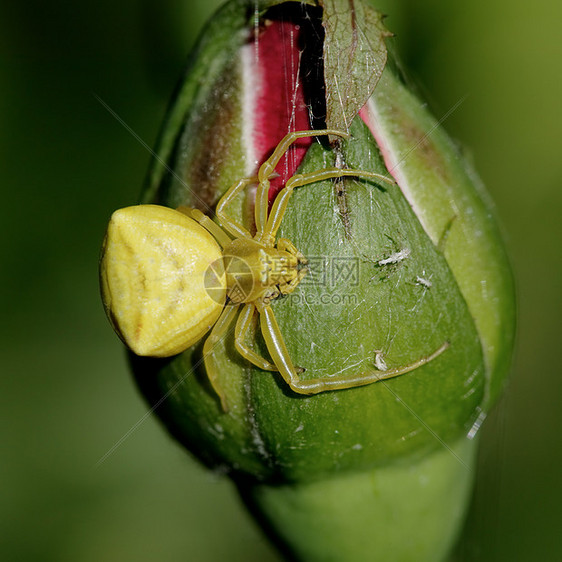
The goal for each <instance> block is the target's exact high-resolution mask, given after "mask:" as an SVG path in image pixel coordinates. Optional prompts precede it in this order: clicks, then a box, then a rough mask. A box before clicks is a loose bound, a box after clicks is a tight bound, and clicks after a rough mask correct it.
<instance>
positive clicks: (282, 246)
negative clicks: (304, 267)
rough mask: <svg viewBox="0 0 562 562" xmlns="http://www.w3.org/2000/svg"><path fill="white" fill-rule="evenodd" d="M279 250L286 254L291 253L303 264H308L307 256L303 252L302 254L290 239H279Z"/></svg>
mask: <svg viewBox="0 0 562 562" xmlns="http://www.w3.org/2000/svg"><path fill="white" fill-rule="evenodd" d="M277 249H278V250H282V251H285V252H289V254H292V255H293V256H295V257H296V258H297V259H298V260H299V262H300V263H302V264H306V263H307V259H306V257H305V255H304V254H303V253H302V252H300V251H299V250H298V249H297V247H296V246H295V245H294V244H293V243H292V242H291V241H290V240H289V239H288V238H279V239H278V240H277Z"/></svg>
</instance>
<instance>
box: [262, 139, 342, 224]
mask: <svg viewBox="0 0 562 562" xmlns="http://www.w3.org/2000/svg"><path fill="white" fill-rule="evenodd" d="M323 135H336V136H338V137H344V138H349V135H348V134H347V133H343V132H342V131H336V130H335V129H319V130H317V131H294V132H292V133H289V134H288V135H285V136H284V137H283V138H282V139H281V142H280V143H279V144H278V145H277V147H276V148H275V150H274V151H273V153H272V154H271V156H270V157H269V158H268V159H267V160H266V161H265V162H264V163H263V164H262V165H261V166H260V168H259V170H258V188H257V191H256V203H255V213H256V230H257V231H258V232H261V231H262V230H263V229H264V228H265V223H266V221H267V210H268V208H269V178H270V177H271V176H272V174H273V173H274V172H275V168H276V166H277V164H279V160H281V158H282V157H283V154H285V152H287V150H289V147H290V146H291V144H293V143H294V142H295V141H296V140H298V139H302V138H305V137H319V136H323Z"/></svg>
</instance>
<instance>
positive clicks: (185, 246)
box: [100, 129, 446, 411]
mask: <svg viewBox="0 0 562 562" xmlns="http://www.w3.org/2000/svg"><path fill="white" fill-rule="evenodd" d="M319 135H336V136H340V137H348V135H347V134H346V133H342V132H339V131H336V130H332V129H325V130H318V131H298V132H293V133H289V134H288V135H287V136H285V137H284V138H283V140H282V141H281V142H280V143H279V145H278V146H277V148H276V149H275V150H274V152H273V154H272V155H271V156H270V157H269V158H268V159H267V160H266V161H265V162H264V163H263V164H262V165H261V166H260V168H259V171H258V175H257V177H252V178H244V179H241V180H240V181H238V182H237V183H236V184H234V185H233V186H232V187H231V188H230V189H229V190H228V191H227V192H226V193H225V195H224V196H223V197H222V198H221V200H220V201H219V203H218V204H217V207H216V216H217V218H218V221H219V223H220V226H219V225H218V224H216V223H215V222H213V221H212V220H211V219H210V218H209V217H208V216H206V215H205V214H203V213H202V212H201V211H199V210H197V209H190V208H187V207H180V208H178V209H177V210H173V209H170V208H167V207H161V206H158V205H137V206H133V207H127V208H124V209H119V210H118V211H116V212H115V213H114V214H113V215H112V217H111V220H110V222H109V226H108V229H107V234H106V237H105V241H104V246H103V250H102V257H101V263H100V277H101V292H102V299H103V303H104V306H105V309H106V312H107V315H108V317H109V319H110V321H111V323H112V324H113V327H114V329H115V331H116V332H117V334H118V335H119V336H120V337H121V339H122V340H123V341H124V342H125V344H126V345H127V346H128V347H129V348H130V349H131V350H132V351H133V352H134V353H135V354H137V355H142V356H150V357H169V356H171V355H175V354H177V353H180V352H182V351H184V350H185V349H187V348H188V347H190V346H192V345H194V344H195V343H197V342H198V341H199V340H200V339H202V338H203V336H204V335H205V334H206V333H207V332H208V331H209V330H211V328H212V330H211V333H210V334H209V336H208V337H207V340H206V341H205V344H204V346H203V357H204V362H205V367H206V370H207V375H208V377H209V380H210V382H211V384H212V386H213V388H214V389H215V391H216V392H217V394H218V396H219V397H220V400H221V404H222V407H223V409H224V410H225V411H226V410H227V409H228V403H227V399H226V396H225V394H224V392H223V391H222V389H221V388H220V385H219V383H218V367H217V365H216V362H215V353H214V347H215V345H216V344H217V343H218V342H220V341H221V340H222V339H223V338H224V337H225V335H226V334H227V331H228V329H229V327H230V326H231V324H232V322H233V321H234V319H235V317H236V315H237V314H238V312H240V314H239V315H238V319H237V321H236V324H235V331H234V343H235V347H236V349H237V351H238V352H239V353H240V354H241V355H242V356H243V357H244V358H245V359H247V360H248V361H249V362H250V363H253V364H254V365H256V366H257V367H258V368H260V369H263V370H268V371H279V373H280V374H281V376H282V377H283V379H284V380H285V381H286V382H287V384H288V385H289V386H290V387H291V389H292V390H293V391H295V392H297V393H300V394H317V393H319V392H323V391H327V390H338V389H344V388H352V387H356V386H361V385H365V384H370V383H372V382H377V381H379V380H381V379H387V378H390V377H394V376H398V375H400V374H403V373H407V372H408V371H411V370H413V369H415V368H417V367H419V366H420V365H422V364H424V363H426V362H427V361H430V360H431V359H433V358H434V357H436V356H437V355H439V354H440V353H441V352H442V351H443V350H444V349H445V347H446V344H444V345H443V346H442V347H441V348H439V349H438V350H437V351H436V352H434V353H433V354H432V355H430V356H428V357H424V358H422V359H420V360H418V361H416V362H415V363H412V364H410V365H407V366H404V367H400V368H397V369H390V370H384V371H380V370H379V371H377V370H373V371H369V372H367V373H364V374H361V375H357V376H356V377H354V378H349V377H348V376H347V377H344V376H339V377H329V378H316V379H308V380H301V378H300V377H299V373H300V372H302V369H298V368H296V367H295V366H294V364H293V361H292V360H291V356H290V354H289V351H288V350H287V347H286V345H285V341H284V339H283V335H282V334H281V330H280V329H279V326H278V324H277V321H276V319H275V315H274V313H273V310H272V308H271V306H270V303H271V301H272V300H274V299H276V298H277V297H279V296H281V295H286V294H288V293H291V292H292V291H294V289H295V288H296V287H297V285H298V284H299V282H300V281H301V280H302V278H303V277H304V275H305V274H306V268H305V265H306V258H305V257H304V255H303V254H302V253H301V252H299V251H298V250H297V248H295V246H294V244H293V243H292V242H291V241H289V240H287V239H284V238H279V239H277V231H278V229H279V226H280V225H281V222H282V220H283V216H284V214H285V211H286V209H287V205H288V203H289V199H290V197H291V194H292V193H293V190H294V189H295V188H296V187H299V186H303V185H307V184H311V183H314V182H317V181H322V180H326V179H329V178H339V177H343V176H354V177H362V178H372V179H377V180H379V181H384V182H389V183H394V182H393V181H392V180H391V179H389V178H387V177H385V176H383V175H380V174H375V173H371V172H365V171H358V170H349V169H338V168H327V169H324V170H319V171H317V172H312V173H306V174H296V175H294V176H293V177H292V178H290V179H289V180H288V181H287V183H286V184H285V187H284V188H283V189H282V190H281V191H280V193H279V194H278V195H277V197H276V199H275V201H274V203H273V205H272V207H271V210H270V211H268V193H269V186H270V183H269V180H270V179H271V178H272V177H273V176H274V174H275V167H276V166H277V164H278V163H279V160H280V159H281V157H282V156H283V154H284V153H285V152H286V151H287V150H288V149H289V146H290V145H291V144H292V143H293V142H295V141H296V140H297V139H299V138H302V137H308V136H319ZM256 182H257V191H256V201H255V224H256V234H255V235H254V236H252V235H251V234H250V232H249V231H248V230H247V229H246V228H245V227H244V226H243V225H241V224H240V223H238V222H236V221H235V220H233V219H232V218H230V217H229V216H228V215H227V213H226V208H227V207H228V205H229V204H230V203H231V202H232V201H233V200H234V199H235V198H236V197H237V196H238V195H239V194H241V193H242V191H243V190H244V189H245V188H246V187H247V186H248V185H249V184H251V183H256ZM256 311H257V313H258V314H259V318H260V328H261V332H262V334H263V338H264V341H265V344H266V347H267V350H268V352H269V354H270V356H271V361H269V360H266V359H265V358H263V357H261V356H260V355H258V354H257V353H256V352H255V351H253V350H252V349H251V348H250V347H248V345H247V344H246V343H245V342H246V341H247V340H248V333H249V330H250V328H251V325H252V319H253V317H254V315H255V312H256Z"/></svg>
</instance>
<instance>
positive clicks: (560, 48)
mask: <svg viewBox="0 0 562 562" xmlns="http://www.w3.org/2000/svg"><path fill="white" fill-rule="evenodd" d="M7 4H8V3H7V2H4V5H3V9H2V14H3V15H2V17H1V18H0V146H1V150H0V185H1V186H2V204H1V206H0V213H1V221H0V228H1V229H2V232H1V234H0V247H1V248H2V250H1V251H2V254H1V270H2V275H1V278H0V283H1V285H2V286H1V289H2V290H1V293H0V294H1V295H2V316H1V318H2V323H1V326H0V330H1V336H2V337H1V338H0V346H1V360H2V361H1V365H2V374H1V377H0V408H1V409H0V412H1V418H0V443H1V453H0V559H2V560H22V561H34V560H37V561H50V560H54V561H73V562H83V561H94V560H96V561H97V560H104V561H113V560H135V561H152V560H159V561H163V562H165V561H179V560H190V561H197V562H206V561H218V560H229V561H237V560H262V561H276V560H280V558H279V557H278V555H277V554H276V553H275V552H274V551H273V550H272V548H271V547H270V546H269V545H268V544H267V542H266V541H265V539H264V538H263V537H262V535H261V533H260V531H259V530H258V529H257V527H256V526H255V524H254V523H253V522H252V521H251V519H250V518H249V516H248V515H247V514H246V513H245V512H244V511H243V509H242V508H241V507H240V505H239V501H238V498H237V496H236V494H235V492H234V490H233V489H232V487H231V486H230V485H229V483H228V482H227V481H226V480H224V479H223V478H220V477H219V476H215V475H213V474H210V473H208V472H206V471H205V470H203V469H202V468H201V467H200V466H199V465H198V464H197V463H196V462H195V461H194V460H193V459H191V458H190V457H189V456H188V455H186V454H185V453H184V452H183V451H182V450H181V449H180V448H179V447H178V446H177V445H176V444H175V443H174V442H173V441H172V440H171V439H170V438H168V436H167V435H166V434H165V433H164V432H163V431H162V429H161V427H160V426H159V425H158V423H157V421H156V420H155V419H154V418H153V417H152V416H147V415H146V414H147V407H146V405H145V404H144V402H143V400H142V399H141V398H140V396H139V395H138V393H137V392H136V389H135V386H134V384H133V382H132V380H131V378H130V376H129V374H128V372H127V367H126V362H125V356H124V353H123V350H122V348H121V346H120V344H119V342H118V340H117V338H116V337H115V335H114V334H113V332H112V330H111V329H110V327H109V325H108V323H107V320H106V318H105V316H104V313H103V310H102V307H101V304H100V300H99V296H98V284H97V259H98V252H99V246H100V243H101V240H102V237H103V233H104V228H105V224H106V221H107V219H108V217H109V215H110V213H111V212H112V211H113V210H114V209H115V208H117V207H121V206H125V205H128V204H131V203H133V202H135V201H136V199H137V197H138V194H139V190H140V186H141V184H142V182H143V178H144V175H145V172H146V169H147V166H148V162H149V159H150V154H149V152H148V151H147V149H146V148H145V147H144V146H143V145H142V144H141V142H139V140H138V139H136V138H134V137H133V135H131V134H130V133H129V132H128V131H127V130H126V129H125V128H124V127H123V126H122V125H121V124H120V123H119V122H118V121H117V120H116V119H115V118H114V117H113V116H111V115H110V113H109V112H108V111H107V110H106V109H105V108H104V107H103V106H102V105H101V104H100V103H99V101H98V100H97V99H96V96H99V97H100V98H101V99H102V100H104V102H106V103H107V104H108V105H109V106H110V107H111V108H112V109H113V110H114V111H115V112H116V113H117V114H118V115H119V116H120V117H121V118H122V119H123V120H124V121H125V122H126V123H127V124H128V125H129V126H130V127H131V128H132V130H134V132H135V133H136V134H137V135H138V137H139V138H140V139H142V141H144V142H146V143H147V144H148V145H150V146H153V145H154V142H155V139H156V136H157V132H158V130H159V127H160V123H161V120H162V118H163V116H164V112H165V108H166V105H167V103H168V100H169V97H170V94H171V92H172V91H173V88H174V86H175V84H176V82H177V79H178V78H179V76H180V74H181V70H182V65H183V62H184V60H185V57H186V55H187V53H188V51H189V48H190V46H191V45H192V43H193V41H194V39H195V37H196V35H197V33H198V31H199V30H200V28H201V25H202V23H203V21H204V20H205V19H206V18H207V17H208V16H209V15H210V14H211V13H212V12H213V11H214V9H215V8H216V6H218V4H219V0H197V1H196V0H168V1H167V2H163V3H158V2H155V1H153V2H149V1H148V0H146V1H142V0H138V1H133V0H123V1H122V2H119V3H116V2H113V1H111V2H110V1H108V0H99V1H97V2H90V3H71V2H63V1H62V0H52V1H51V2H47V3H42V2H39V1H37V0H35V1H31V2H22V3H10V4H9V5H7ZM377 6H378V7H379V8H381V9H382V11H384V12H385V13H387V14H388V16H389V17H388V19H387V20H386V21H387V25H388V26H389V28H390V29H392V30H393V31H394V32H395V33H396V35H397V40H396V44H397V47H398V51H399V53H400V54H401V57H402V59H403V61H404V62H405V63H406V65H407V66H408V67H409V68H410V71H411V75H412V76H413V77H414V79H415V80H416V81H418V83H420V84H421V85H422V92H423V93H424V94H425V95H426V97H427V99H428V101H429V103H430V105H431V106H432V108H433V110H434V112H435V113H436V115H438V116H440V115H443V114H444V113H446V112H447V110H448V109H449V108H450V107H451V106H453V105H454V104H455V103H456V102H457V101H458V100H459V98H461V97H463V96H465V95H466V94H468V97H467V99H466V101H464V103H463V104H462V105H461V106H460V108H459V109H458V110H457V111H455V112H454V113H453V115H451V116H450V117H449V118H448V119H447V122H446V123H445V125H446V128H447V129H448V130H449V132H450V133H451V134H452V135H453V136H454V137H456V138H458V139H461V140H462V142H463V144H464V145H466V146H467V147H470V151H471V153H472V155H473V158H474V160H475V162H476V166H477V169H478V170H479V171H480V174H481V175H482V177H483V179H484V181H485V183H486V184H487V186H488V189H489V190H490V192H491V194H492V196H493V198H494V200H495V202H496V204H497V208H498V214H499V217H500V219H501V221H502V223H503V225H504V228H505V232H506V238H507V243H508V245H509V249H510V253H511V256H512V259H513V263H514V268H515V272H516V277H517V283H518V291H519V337H518V350H517V354H516V361H515V366H514V370H513V376H512V379H511V383H510V385H509V388H508V390H507V392H506V394H505V396H504V399H503V400H502V402H501V404H500V405H499V407H497V408H496V410H495V411H494V412H493V415H491V416H490V418H489V419H488V421H487V422H486V424H485V425H484V428H483V431H482V433H483V436H482V449H481V454H480V461H479V466H478V471H477V484H476V489H475V496H474V500H473V505H472V510H471V513H470V516H469V519H468V522H467V526H466V529H465V533H464V536H463V538H462V540H461V542H460V545H459V548H458V549H457V560H458V561H469V560H470V561H472V560H479V561H492V560H493V561H498V560H500V561H501V560H506V561H507V560H509V561H514V560H517V561H519V560H560V559H562V543H561V542H560V540H559V538H558V534H559V529H560V525H561V524H562V478H561V474H562V471H561V468H560V464H561V460H562V451H561V448H560V430H561V428H562V408H561V407H560V404H559V400H560V396H562V392H561V391H562V376H561V375H562V372H561V371H562V369H560V363H561V360H560V358H559V356H558V353H557V351H556V350H557V349H558V346H559V345H560V344H559V337H560V333H561V330H560V327H561V326H560V324H561V323H560V314H561V313H562V307H561V306H560V303H561V298H560V295H561V293H562V286H561V285H562V283H561V281H560V279H561V275H562V263H561V260H560V254H561V252H560V243H561V241H562V220H561V219H560V213H561V211H562V190H561V186H562V157H561V156H560V150H561V144H562V143H561V142H560V135H561V131H562V111H561V109H560V104H561V100H562V81H561V80H560V73H561V70H562V69H561V66H562V63H561V61H562V39H561V38H560V29H559V28H560V21H562V4H560V3H559V2H555V1H554V0H537V1H536V2H534V3H533V4H532V6H529V4H528V3H527V2H523V1H521V0H515V1H512V2H508V1H507V0H496V1H495V2H489V1H484V0H472V1H471V2H462V3H451V2H446V1H444V0H427V1H426V2H419V1H414V0H395V1H392V0H381V1H380V2H377ZM107 453H110V454H109V455H107ZM99 461H102V462H99Z"/></svg>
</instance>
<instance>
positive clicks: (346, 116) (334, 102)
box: [319, 0, 392, 131]
mask: <svg viewBox="0 0 562 562" xmlns="http://www.w3.org/2000/svg"><path fill="white" fill-rule="evenodd" d="M319 3H320V5H321V6H322V7H323V9H324V14H323V25H324V29H325V32H326V37H325V40H324V80H325V84H326V105H327V119H326V122H327V126H328V127H329V128H332V129H338V130H340V131H348V130H349V127H350V126H351V122H352V121H353V118H354V117H355V116H356V115H357V113H358V112H359V110H360V109H361V108H362V107H363V106H364V105H365V103H366V102H367V100H368V99H369V98H370V97H371V94H372V93H373V91H374V90H375V87H376V85H377V83H378V81H379V79H380V77H381V74H382V71H383V70H384V67H385V65H386V58H387V52H386V45H385V38H386V37H389V36H391V35H392V33H390V32H389V31H388V30H387V29H386V28H385V26H384V24H383V22H382V20H383V16H382V15H381V14H380V13H379V12H377V11H376V10H374V9H373V8H371V7H370V6H368V5H367V4H365V3H363V2H360V1H356V0H320V2H319Z"/></svg>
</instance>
